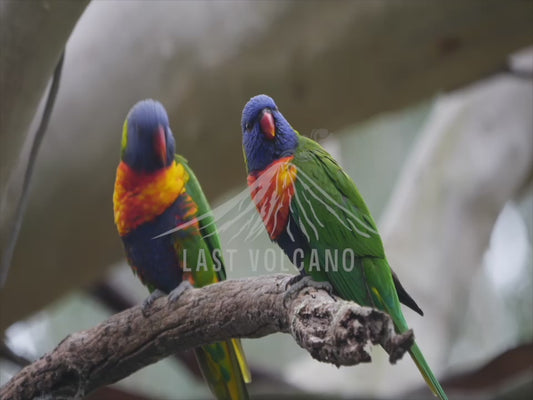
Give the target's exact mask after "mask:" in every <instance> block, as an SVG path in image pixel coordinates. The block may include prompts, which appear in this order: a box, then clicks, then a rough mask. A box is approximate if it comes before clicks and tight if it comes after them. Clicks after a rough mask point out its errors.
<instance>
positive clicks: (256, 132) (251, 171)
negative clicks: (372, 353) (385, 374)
mask: <svg viewBox="0 0 533 400" xmlns="http://www.w3.org/2000/svg"><path fill="white" fill-rule="evenodd" d="M241 127H242V135H243V137H242V140H243V150H244V158H245V163H246V168H247V172H248V186H249V187H250V190H251V193H252V199H253V201H254V203H255V205H256V208H257V210H258V211H259V214H260V216H261V218H262V220H263V223H264V225H265V227H266V230H267V232H268V234H269V236H270V239H271V240H273V241H275V242H276V243H277V244H278V245H279V246H280V247H281V248H282V249H283V250H284V252H285V253H286V255H287V256H288V257H289V259H290V260H291V261H292V262H293V263H294V264H295V265H296V267H297V268H298V269H299V270H300V271H301V274H302V275H303V276H307V277H310V278H307V279H312V280H313V281H318V282H323V281H325V282H329V283H330V284H331V286H332V288H333V290H334V291H335V292H336V293H337V294H338V295H339V296H340V297H342V298H344V299H346V300H352V301H355V302H357V303H358V304H360V305H365V306H371V307H374V308H377V309H380V310H383V311H385V312H387V313H388V314H389V315H390V316H391V318H392V320H393V322H394V325H395V327H396V330H397V331H398V332H405V331H407V330H408V327H407V322H406V321H405V318H404V316H403V314H402V310H401V308H400V302H402V303H404V304H406V305H407V306H409V307H411V308H412V309H414V310H415V311H417V312H419V313H420V314H422V311H421V310H420V308H419V307H418V306H417V304H416V303H415V302H414V300H413V299H412V298H411V297H410V296H409V295H408V294H407V292H406V291H405V289H404V288H403V287H402V285H401V284H400V281H399V280H398V278H397V276H396V275H395V274H394V273H393V272H392V271H391V268H390V266H389V263H388V262H387V258H386V256H385V252H384V249H383V244H382V242H381V238H380V236H379V233H378V231H377V228H376V224H375V222H374V219H373V218H372V216H371V215H370V212H369V211H368V208H367V206H366V204H365V202H364V201H363V198H362V197H361V195H360V194H359V191H358V190H357V187H356V186H355V184H354V182H353V181H352V180H351V178H350V177H349V176H348V175H347V174H346V173H345V172H344V171H343V170H342V168H341V167H340V166H339V164H337V162H336V161H335V160H334V159H333V158H332V157H331V155H329V154H328V153H327V152H326V151H325V150H324V149H323V148H322V147H321V146H320V145H319V144H318V143H316V142H314V141H313V140H311V139H308V138H306V137H304V136H301V135H299V134H298V132H297V131H295V130H294V129H293V128H292V127H291V125H290V124H289V123H288V122H287V120H286V119H285V118H284V117H283V115H282V114H281V113H280V112H279V110H278V107H277V106H276V104H275V103H274V100H272V98H270V97H268V96H266V95H259V96H255V97H253V98H252V99H250V101H249V102H248V103H247V104H246V106H245V107H244V110H243V112H242V126H241ZM409 353H410V355H411V357H412V358H413V360H414V362H415V363H416V365H417V367H418V369H419V370H420V372H421V373H422V375H423V376H424V379H425V380H426V382H427V384H428V385H429V387H430V388H431V390H432V391H433V393H434V394H435V395H436V396H438V397H439V398H441V399H446V398H447V397H446V394H445V393H444V391H443V389H442V387H441V386H440V384H439V382H438V381H437V378H435V376H434V375H433V372H432V371H431V369H430V367H429V366H428V364H427V363H426V360H425V359H424V357H423V355H422V353H421V351H420V349H419V348H418V346H417V345H416V343H415V344H413V346H412V347H411V349H410V351H409Z"/></svg>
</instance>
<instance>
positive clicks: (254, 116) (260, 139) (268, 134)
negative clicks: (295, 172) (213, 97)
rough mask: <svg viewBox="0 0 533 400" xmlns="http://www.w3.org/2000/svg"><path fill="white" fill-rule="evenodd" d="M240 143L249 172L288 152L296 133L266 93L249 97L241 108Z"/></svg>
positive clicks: (290, 149)
mask: <svg viewBox="0 0 533 400" xmlns="http://www.w3.org/2000/svg"><path fill="white" fill-rule="evenodd" d="M241 128H242V145H243V149H244V157H245V161H246V167H247V168H248V172H252V171H261V170H263V169H265V168H266V167H267V166H268V165H270V164H271V163H272V162H273V161H275V160H277V159H279V158H282V157H286V156H290V155H292V154H293V153H294V151H295V150H296V147H297V146H298V134H297V133H296V131H295V130H294V129H292V127H291V125H290V124H289V123H288V122H287V120H286V119H285V117H284V116H283V115H282V114H281V113H280V112H279V110H278V107H277V106H276V103H274V100H272V98H270V97H268V96H267V95H264V94H260V95H258V96H255V97H252V98H251V99H250V101H248V103H246V106H244V110H242V121H241Z"/></svg>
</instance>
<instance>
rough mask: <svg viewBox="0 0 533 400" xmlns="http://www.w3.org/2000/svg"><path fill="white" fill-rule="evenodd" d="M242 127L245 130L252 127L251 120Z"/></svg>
mask: <svg viewBox="0 0 533 400" xmlns="http://www.w3.org/2000/svg"><path fill="white" fill-rule="evenodd" d="M244 128H245V129H246V130H247V131H250V130H251V129H252V123H251V122H247V123H246V125H245V126H244Z"/></svg>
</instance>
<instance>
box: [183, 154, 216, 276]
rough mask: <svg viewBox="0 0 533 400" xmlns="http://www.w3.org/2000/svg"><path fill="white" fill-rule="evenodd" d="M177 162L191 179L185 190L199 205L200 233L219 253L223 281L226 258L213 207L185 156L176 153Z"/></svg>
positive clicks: (209, 245)
mask: <svg viewBox="0 0 533 400" xmlns="http://www.w3.org/2000/svg"><path fill="white" fill-rule="evenodd" d="M176 162H178V163H180V164H182V165H183V167H184V168H185V171H187V173H188V174H189V181H188V182H187V184H186V186H185V190H186V191H187V193H188V194H189V195H190V196H191V198H192V199H193V200H194V202H195V203H196V205H197V207H198V219H199V224H200V233H201V234H202V237H203V241H204V242H205V244H206V246H207V248H208V249H209V252H210V254H212V255H213V252H215V250H216V252H215V253H218V254H216V255H215V257H216V258H217V260H220V268H217V273H218V278H219V280H221V281H223V280H226V270H225V268H224V260H223V259H222V250H221V249H222V247H221V245H220V238H219V236H218V233H217V227H216V225H215V219H214V217H213V213H212V211H211V207H210V206H209V203H208V201H207V199H206V197H205V194H204V192H203V190H202V187H201V186H200V182H199V181H198V179H197V178H196V175H195V174H194V172H193V170H192V169H191V167H189V164H188V162H187V160H186V159H185V157H183V156H180V155H178V154H176Z"/></svg>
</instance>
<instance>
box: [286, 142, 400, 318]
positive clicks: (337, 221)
mask: <svg viewBox="0 0 533 400" xmlns="http://www.w3.org/2000/svg"><path fill="white" fill-rule="evenodd" d="M293 163H294V164H295V165H296V167H297V169H298V173H297V180H296V190H295V196H294V198H293V200H292V202H291V210H292V215H293V218H294V219H295V221H296V223H297V224H298V226H299V227H300V229H301V230H302V231H303V232H304V234H305V235H306V237H307V239H308V242H309V244H310V248H311V249H314V251H316V253H317V257H318V260H319V263H320V265H321V267H322V268H323V269H325V271H322V272H320V273H318V274H317V273H316V272H315V271H314V270H313V265H312V258H311V260H310V261H308V268H307V269H308V272H309V273H310V275H311V276H313V277H317V275H318V276H321V277H322V279H324V278H325V279H327V280H328V281H330V282H331V283H332V285H333V286H334V288H335V289H336V290H337V291H338V292H339V294H340V295H341V296H342V297H344V298H346V299H350V300H353V301H356V302H358V303H359V304H362V305H373V306H376V307H378V308H381V309H383V308H384V307H383V306H382V305H381V304H376V303H380V301H378V298H377V296H376V294H375V293H374V289H377V290H378V291H379V293H380V296H381V297H382V298H386V299H387V300H389V299H390V300H391V301H392V303H395V302H396V301H398V300H397V295H396V290H395V289H394V284H393V281H392V276H391V271H390V268H389V266H388V264H387V261H386V259H385V253H384V250H383V244H382V241H381V238H380V236H379V233H378V231H377V228H376V223H375V222H374V219H373V218H372V216H371V214H370V212H369V210H368V207H367V206H366V204H365V202H364V200H363V198H362V196H361V194H360V193H359V191H358V190H357V187H356V186H355V184H354V183H353V181H352V180H351V178H350V177H349V176H348V175H346V173H345V172H344V171H343V170H342V168H341V167H340V166H339V165H338V164H337V162H336V161H335V160H334V159H333V158H332V157H331V156H330V155H329V154H328V153H327V152H326V151H325V150H324V149H323V148H322V147H321V146H320V145H319V144H317V143H316V142H314V141H312V140H310V139H307V138H306V137H303V136H299V146H298V149H297V151H296V153H295V155H294V160H293ZM335 251H336V252H337V257H338V260H339V261H338V263H337V264H336V266H337V268H333V266H334V265H333V263H332V262H331V260H332V259H334V256H335V254H334V252H335ZM341 256H342V257H341ZM328 257H329V258H328Z"/></svg>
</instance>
